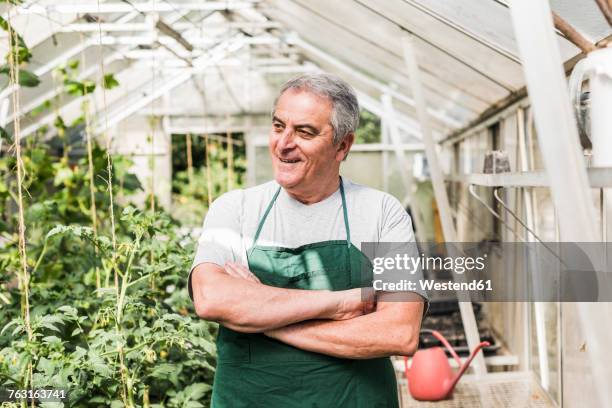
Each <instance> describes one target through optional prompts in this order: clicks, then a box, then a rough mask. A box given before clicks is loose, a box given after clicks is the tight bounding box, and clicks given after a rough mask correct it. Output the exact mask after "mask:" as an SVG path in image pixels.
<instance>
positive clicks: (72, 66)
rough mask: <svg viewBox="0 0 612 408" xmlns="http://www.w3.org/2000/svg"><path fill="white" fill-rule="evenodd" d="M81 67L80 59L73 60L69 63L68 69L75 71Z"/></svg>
mask: <svg viewBox="0 0 612 408" xmlns="http://www.w3.org/2000/svg"><path fill="white" fill-rule="evenodd" d="M78 67H79V60H78V59H73V60H72V61H69V62H68V68H70V69H72V70H75V69H77V68H78Z"/></svg>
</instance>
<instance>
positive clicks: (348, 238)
mask: <svg viewBox="0 0 612 408" xmlns="http://www.w3.org/2000/svg"><path fill="white" fill-rule="evenodd" d="M340 196H341V197H342V213H343V215H344V229H345V230H346V245H347V246H349V247H350V246H351V229H350V228H349V221H348V210H347V209H346V197H345V195H344V180H342V176H340Z"/></svg>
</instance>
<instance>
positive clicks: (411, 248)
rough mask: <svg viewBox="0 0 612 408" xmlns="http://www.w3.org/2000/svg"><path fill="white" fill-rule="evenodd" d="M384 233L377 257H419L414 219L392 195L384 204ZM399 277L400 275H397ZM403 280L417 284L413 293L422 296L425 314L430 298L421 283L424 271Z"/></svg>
mask: <svg viewBox="0 0 612 408" xmlns="http://www.w3.org/2000/svg"><path fill="white" fill-rule="evenodd" d="M382 206H383V208H382V231H381V235H380V240H379V246H380V249H379V250H377V256H382V257H385V256H387V257H395V256H396V254H398V253H400V254H402V255H403V254H404V253H408V255H409V256H412V257H418V256H419V250H418V247H417V243H416V239H415V235H414V229H413V227H412V219H411V218H410V215H409V214H408V212H407V211H406V210H405V209H404V207H403V206H402V205H401V203H400V202H399V200H397V199H396V198H395V197H393V196H391V195H388V194H387V195H385V197H384V198H383V204H382ZM395 276H398V275H395ZM401 278H406V279H407V280H410V281H413V282H415V284H416V285H415V288H416V289H415V290H414V291H412V292H414V293H417V294H418V295H420V296H421V297H422V298H423V299H424V301H425V308H424V313H426V312H427V310H428V308H429V297H428V295H427V292H426V291H424V290H423V289H422V288H421V286H420V283H419V281H421V280H423V271H422V269H421V268H420V267H418V268H417V270H415V271H411V273H409V272H408V271H407V272H406V273H405V274H403V273H402V276H401Z"/></svg>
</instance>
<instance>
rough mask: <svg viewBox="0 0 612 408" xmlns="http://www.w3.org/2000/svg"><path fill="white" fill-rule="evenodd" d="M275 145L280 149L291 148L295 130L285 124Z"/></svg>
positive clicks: (293, 144) (293, 143)
mask: <svg viewBox="0 0 612 408" xmlns="http://www.w3.org/2000/svg"><path fill="white" fill-rule="evenodd" d="M277 147H278V148H279V149H281V150H287V149H292V148H293V147H295V132H294V130H293V128H291V127H289V126H287V127H286V128H285V129H284V130H283V133H282V134H281V135H280V138H279V139H278V143H277Z"/></svg>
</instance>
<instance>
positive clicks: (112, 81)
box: [104, 74, 119, 89]
mask: <svg viewBox="0 0 612 408" xmlns="http://www.w3.org/2000/svg"><path fill="white" fill-rule="evenodd" d="M117 86H119V81H117V79H116V78H115V74H106V75H104V88H106V89H113V88H115V87H117Z"/></svg>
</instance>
